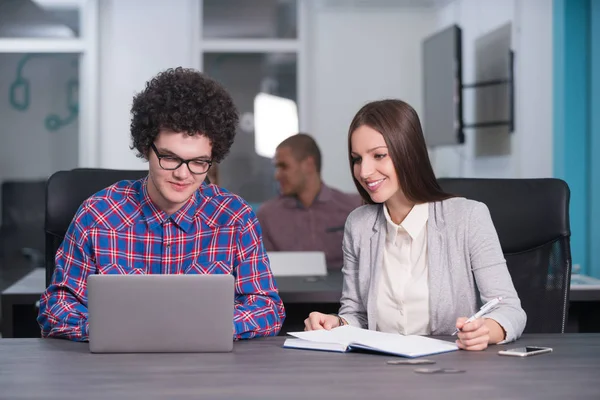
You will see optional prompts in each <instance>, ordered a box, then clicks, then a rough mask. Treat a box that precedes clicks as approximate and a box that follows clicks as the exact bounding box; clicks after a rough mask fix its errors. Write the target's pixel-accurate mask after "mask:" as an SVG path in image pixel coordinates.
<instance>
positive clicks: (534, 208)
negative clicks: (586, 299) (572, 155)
mask: <svg viewBox="0 0 600 400" xmlns="http://www.w3.org/2000/svg"><path fill="white" fill-rule="evenodd" d="M438 182H439V183H440V185H441V187H442V189H443V190H445V191H446V192H448V193H452V194H455V195H458V196H461V197H466V198H468V199H472V200H477V201H481V202H482V203H485V204H486V205H487V207H488V208H489V210H490V214H491V216H492V220H493V222H494V225H495V227H496V231H497V232H498V237H499V239H500V245H501V247H502V251H503V253H504V257H505V259H506V263H507V265H508V270H509V272H510V275H511V277H512V280H513V283H514V285H515V289H516V291H517V293H518V295H519V298H520V299H521V304H522V307H523V309H524V310H525V312H526V313H527V326H526V327H525V332H527V333H562V332H564V329H565V323H566V320H567V315H568V306H569V286H570V280H571V248H570V236H571V231H570V225H569V199H570V191H569V187H568V186H567V184H566V182H564V181H562V180H560V179H470V178H442V179H439V180H438Z"/></svg>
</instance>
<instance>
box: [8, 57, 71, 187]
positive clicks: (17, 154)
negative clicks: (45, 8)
mask: <svg viewBox="0 0 600 400" xmlns="http://www.w3.org/2000/svg"><path fill="white" fill-rule="evenodd" d="M25 56H26V55H25V54H11V53H2V54H0V71H1V73H0V121H2V122H1V124H0V183H1V182H3V181H8V180H37V179H45V178H47V177H49V176H50V175H51V174H52V173H53V172H54V171H58V170H61V169H71V168H75V167H77V158H78V155H77V143H78V140H77V136H78V131H79V128H78V119H77V117H75V119H74V120H73V121H72V122H71V123H69V124H65V125H64V126H62V127H60V128H59V129H57V130H48V129H47V128H46V126H45V119H46V117H48V116H49V115H53V114H56V115H58V116H59V117H60V118H66V117H67V116H68V115H69V110H68V107H67V83H68V81H69V80H70V79H78V71H79V69H78V65H77V60H78V56H77V55H71V54H51V55H41V56H34V57H31V58H29V59H28V60H27V61H26V62H25V63H24V66H23V68H22V70H21V78H22V79H23V81H22V82H23V84H27V85H28V87H29V93H30V97H29V105H28V107H27V108H26V109H25V110H19V109H17V108H15V107H13V106H12V105H11V103H10V101H9V99H10V91H11V85H13V83H15V82H17V78H18V73H17V70H18V66H19V63H20V61H21V60H23V58H24V57H25ZM23 94H24V90H22V89H19V90H17V92H16V93H15V95H16V97H15V101H16V102H17V103H18V104H21V103H22V101H24V100H25V98H24V96H23ZM77 97H78V96H77V92H76V93H75V100H76V101H77V100H78V98H77ZM22 104H25V103H22Z"/></svg>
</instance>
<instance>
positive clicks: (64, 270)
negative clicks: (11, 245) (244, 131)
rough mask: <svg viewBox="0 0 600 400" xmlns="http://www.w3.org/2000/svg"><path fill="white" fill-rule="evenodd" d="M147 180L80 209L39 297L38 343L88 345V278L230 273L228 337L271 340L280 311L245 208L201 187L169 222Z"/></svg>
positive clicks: (126, 184) (111, 190) (120, 186)
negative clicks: (231, 328)
mask: <svg viewBox="0 0 600 400" xmlns="http://www.w3.org/2000/svg"><path fill="white" fill-rule="evenodd" d="M146 181H147V178H144V179H141V180H138V181H121V182H117V183H116V184H114V185H112V186H110V187H108V188H106V189H104V190H102V191H100V192H98V193H96V194H95V195H94V196H92V197H90V198H89V199H87V200H86V201H85V202H84V203H83V204H82V205H81V207H80V208H79V210H78V211H77V214H76V215H75V217H74V219H73V221H72V222H71V225H70V226H69V229H68V231H67V233H66V235H65V239H64V241H63V243H62V245H61V247H60V248H59V250H58V252H57V253H56V269H55V271H54V274H53V276H52V282H51V284H50V286H49V287H48V288H47V289H46V291H45V292H44V293H43V294H42V298H41V301H40V312H39V316H38V322H39V324H40V326H41V328H42V336H43V337H65V338H68V339H71V340H77V341H86V340H88V321H87V290H86V287H87V277H88V275H90V274H230V273H231V274H233V275H234V277H235V311H234V317H233V323H234V330H235V332H234V338H235V339H247V338H251V337H254V336H271V335H276V334H277V333H278V332H279V330H280V329H281V325H282V323H283V320H284V318H285V311H284V308H283V303H282V301H281V299H280V297H279V294H278V292H277V288H276V287H275V281H274V279H273V276H272V274H271V270H270V267H269V260H268V258H267V255H266V252H265V250H264V247H263V243H262V238H261V230H260V225H259V224H258V220H257V219H256V216H255V215H254V213H253V212H252V209H251V208H250V206H249V205H248V204H247V203H246V202H245V201H244V200H243V199H242V198H240V197H239V196H236V195H234V194H232V193H229V192H227V191H226V190H224V189H221V188H219V187H217V186H214V185H206V184H203V185H202V186H201V187H200V188H199V190H197V191H196V192H195V193H194V195H193V196H192V198H191V199H190V200H189V201H188V202H187V203H186V205H184V206H183V207H182V208H181V209H180V210H179V211H177V212H176V213H175V214H173V215H171V216H170V217H169V216H168V215H167V214H166V213H164V212H163V211H160V210H158V209H157V208H156V207H155V206H154V204H153V203H152V201H151V200H150V197H149V196H148V192H147V190H146Z"/></svg>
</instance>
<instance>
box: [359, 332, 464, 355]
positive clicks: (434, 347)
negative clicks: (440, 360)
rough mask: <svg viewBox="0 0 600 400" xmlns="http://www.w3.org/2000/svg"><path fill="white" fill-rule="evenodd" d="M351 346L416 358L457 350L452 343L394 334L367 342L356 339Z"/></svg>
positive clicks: (386, 334) (369, 339) (380, 336)
mask: <svg viewBox="0 0 600 400" xmlns="http://www.w3.org/2000/svg"><path fill="white" fill-rule="evenodd" d="M375 333H382V332H375ZM352 345H354V346H355V347H362V348H366V349H372V350H378V351H381V352H384V353H389V354H397V355H403V356H406V357H418V356H422V355H430V354H437V353H444V352H448V351H454V350H457V349H458V346H457V345H456V344H455V343H454V342H446V341H443V340H438V339H432V338H428V337H425V336H416V335H415V336H403V335H399V334H394V333H382V334H381V335H379V336H378V337H377V338H376V339H373V338H372V337H369V338H368V339H367V340H364V339H357V340H355V341H353V342H352Z"/></svg>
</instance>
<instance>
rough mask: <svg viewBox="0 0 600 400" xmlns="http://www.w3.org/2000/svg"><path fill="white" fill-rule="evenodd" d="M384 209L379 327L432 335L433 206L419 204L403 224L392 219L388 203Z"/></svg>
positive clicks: (411, 333) (378, 303) (381, 329)
mask: <svg viewBox="0 0 600 400" xmlns="http://www.w3.org/2000/svg"><path fill="white" fill-rule="evenodd" d="M383 212H384V214H385V218H386V220H387V224H386V241H385V250H384V253H383V265H382V271H381V278H380V280H379V295H378V296H377V319H376V321H377V330H378V331H382V332H393V333H400V334H403V335H428V334H429V333H430V327H429V283H428V267H427V219H428V218H429V205H428V204H427V203H424V204H417V205H415V206H414V207H413V208H412V210H411V211H410V212H409V213H408V215H407V216H406V218H405V219H404V221H402V223H401V224H400V225H397V224H395V223H394V222H392V219H391V217H390V214H389V212H388V210H387V207H386V206H384V207H383Z"/></svg>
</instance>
